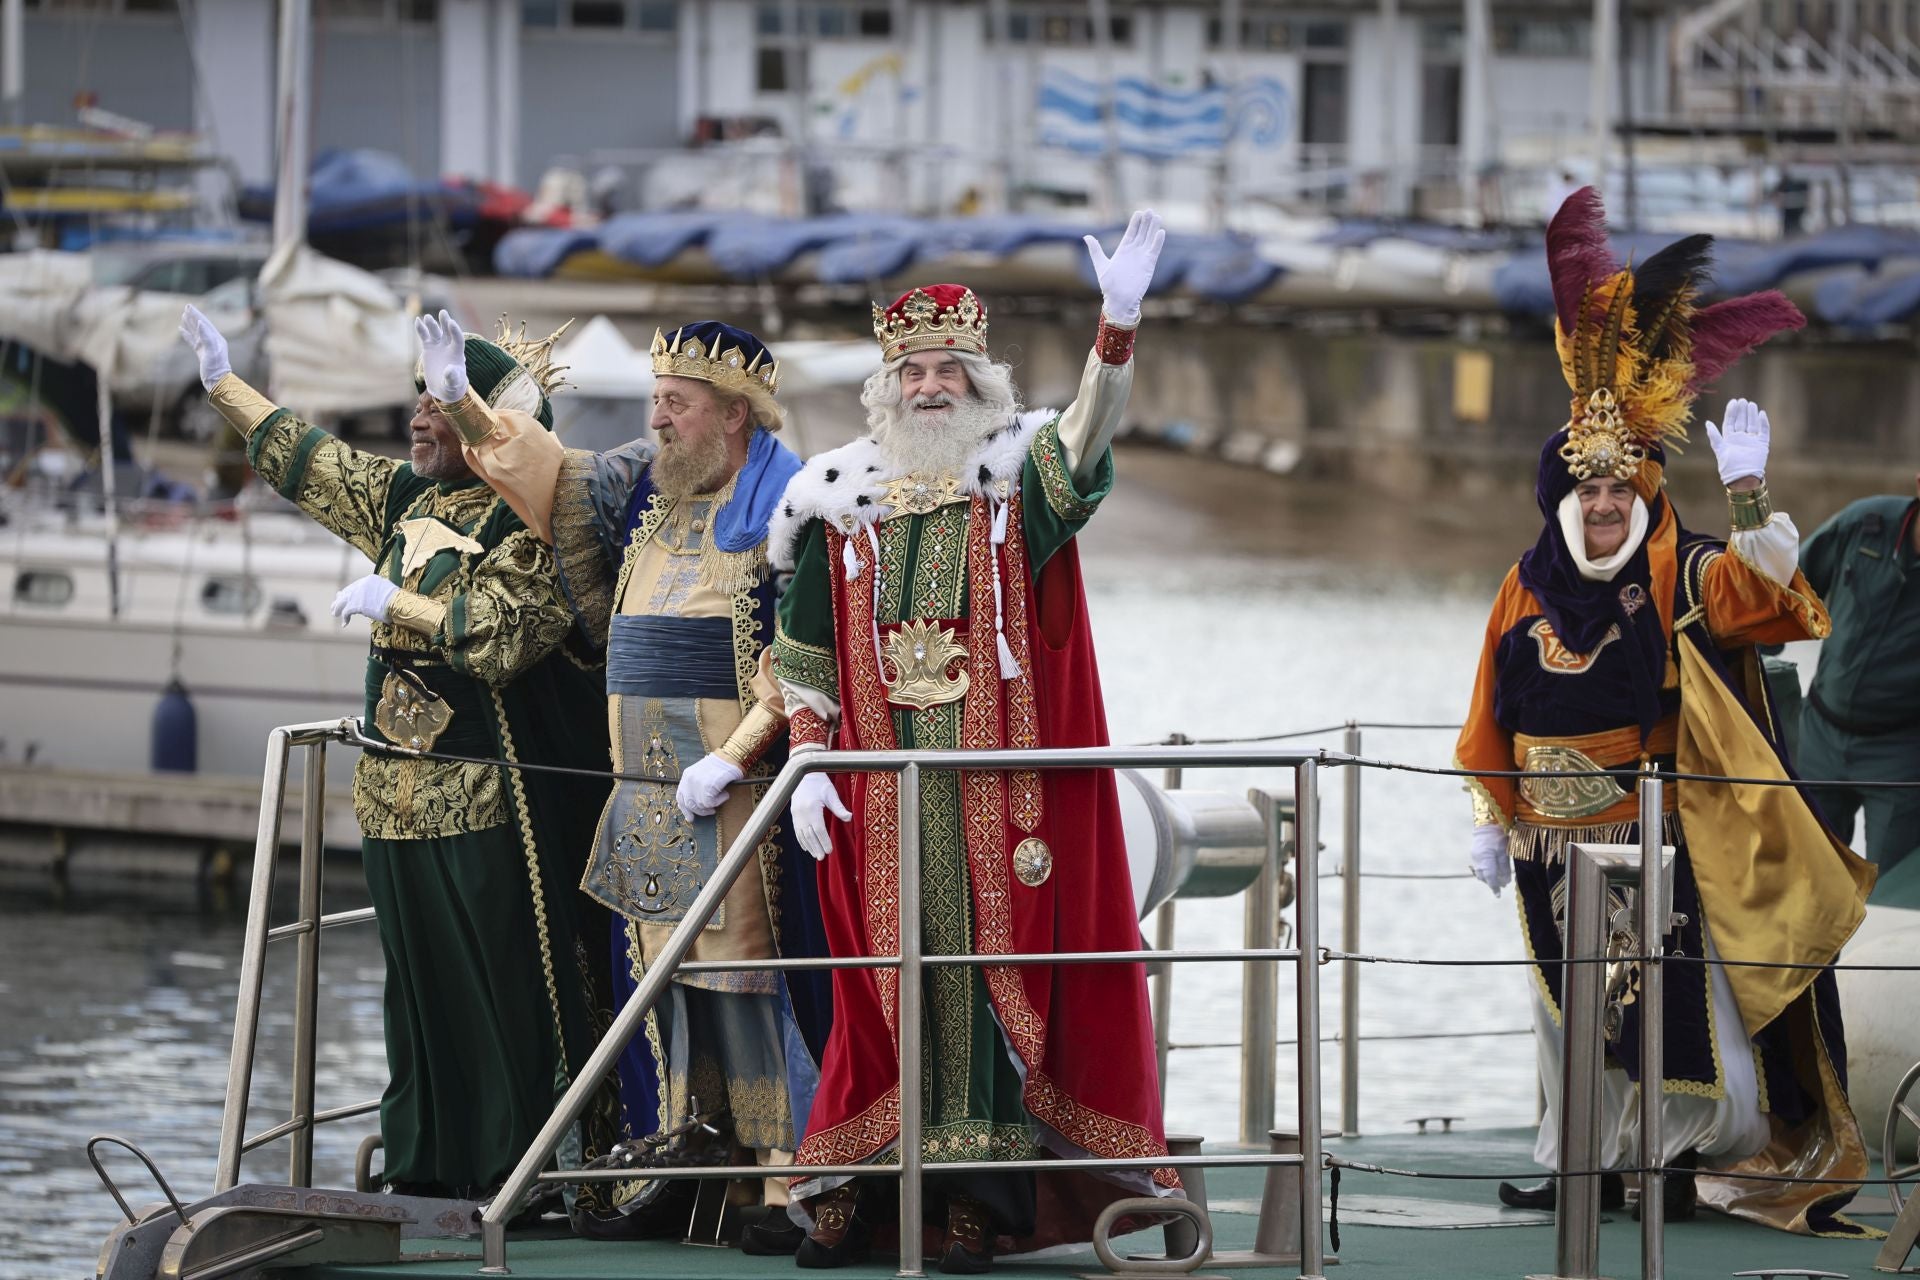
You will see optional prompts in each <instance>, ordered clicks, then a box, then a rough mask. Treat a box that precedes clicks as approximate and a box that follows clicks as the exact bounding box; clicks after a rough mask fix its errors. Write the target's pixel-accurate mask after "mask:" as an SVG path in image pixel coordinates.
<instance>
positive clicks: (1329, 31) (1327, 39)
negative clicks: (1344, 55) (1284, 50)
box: [1300, 21, 1347, 49]
mask: <svg viewBox="0 0 1920 1280" xmlns="http://www.w3.org/2000/svg"><path fill="white" fill-rule="evenodd" d="M1301 27H1302V30H1301V32H1300V43H1301V44H1302V45H1303V46H1304V47H1306V48H1308V49H1344V48H1346V47H1347V24H1346V23H1344V22H1338V21H1327V22H1307V23H1302V24H1301Z"/></svg>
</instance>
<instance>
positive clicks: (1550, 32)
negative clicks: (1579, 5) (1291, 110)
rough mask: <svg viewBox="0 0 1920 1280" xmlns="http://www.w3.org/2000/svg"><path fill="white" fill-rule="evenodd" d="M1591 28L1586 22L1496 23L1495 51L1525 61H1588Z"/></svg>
mask: <svg viewBox="0 0 1920 1280" xmlns="http://www.w3.org/2000/svg"><path fill="white" fill-rule="evenodd" d="M1587 28H1588V24H1587V23H1585V22H1572V21H1565V20H1558V19H1550V18H1507V19H1503V20H1498V21H1496V22H1495V23H1494V24H1493V48H1494V51H1495V52H1496V53H1511V54H1517V55H1519V56H1520V57H1525V58H1586V57H1588V56H1590V55H1589V50H1588V47H1587Z"/></svg>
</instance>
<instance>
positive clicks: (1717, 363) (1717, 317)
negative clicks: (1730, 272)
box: [1689, 289, 1807, 391]
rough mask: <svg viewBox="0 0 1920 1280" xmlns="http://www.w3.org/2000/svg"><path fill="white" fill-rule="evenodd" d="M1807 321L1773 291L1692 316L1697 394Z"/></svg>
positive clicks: (1693, 383) (1733, 300) (1692, 386)
mask: <svg viewBox="0 0 1920 1280" xmlns="http://www.w3.org/2000/svg"><path fill="white" fill-rule="evenodd" d="M1806 323H1807V318H1806V317H1805V316H1803V315H1801V314H1800V308H1798V307H1796V306H1794V305H1793V304H1792V303H1791V302H1789V301H1787V297H1786V295H1785V294H1783V293H1781V292H1780V291H1779V290H1777V289H1769V290H1767V291H1766V292H1765V293H1750V294H1748V295H1747V296H1746V297H1744V298H1729V299H1727V300H1726V301H1725V302H1716V303H1714V304H1713V305H1712V306H1710V307H1703V308H1701V309H1700V310H1699V311H1698V312H1696V313H1694V317H1693V379H1692V381H1691V382H1690V384H1689V389H1690V390H1693V391H1698V390H1699V389H1700V388H1702V387H1704V386H1706V385H1707V384H1708V383H1710V382H1712V381H1713V380H1714V379H1716V378H1718V377H1719V376H1720V375H1721V374H1723V373H1725V372H1726V371H1727V370H1728V369H1730V368H1732V367H1733V365H1734V363H1735V362H1737V361H1738V360H1739V359H1740V358H1741V357H1742V356H1744V355H1746V354H1747V353H1748V352H1749V351H1752V350H1753V349H1754V348H1755V347H1757V346H1759V345H1760V344H1761V343H1763V342H1765V341H1766V340H1767V339H1768V338H1771V337H1772V336H1773V335H1774V334H1776V333H1784V332H1786V331H1788V330H1790V329H1799V328H1803V327H1805V325H1806Z"/></svg>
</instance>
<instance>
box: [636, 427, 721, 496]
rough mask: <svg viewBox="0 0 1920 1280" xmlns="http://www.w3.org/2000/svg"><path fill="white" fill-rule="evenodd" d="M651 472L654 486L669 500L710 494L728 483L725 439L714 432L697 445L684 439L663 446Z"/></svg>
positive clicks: (655, 458)
mask: <svg viewBox="0 0 1920 1280" xmlns="http://www.w3.org/2000/svg"><path fill="white" fill-rule="evenodd" d="M652 471H653V487H654V488H655V489H657V490H659V491H660V492H661V493H663V494H665V495H666V496H667V497H669V498H685V497H690V496H691V495H693V494H696V493H713V492H715V491H717V490H718V489H719V488H720V487H721V486H722V485H724V484H726V482H727V438H726V436H724V435H722V434H721V433H720V432H718V431H714V432H710V433H708V434H707V435H706V436H704V437H703V438H702V441H701V443H700V444H698V445H690V444H688V443H686V441H684V440H680V441H676V442H674V443H673V444H672V445H664V446H662V447H661V449H660V452H659V454H658V455H656V456H655V457H654V460H653V467H652Z"/></svg>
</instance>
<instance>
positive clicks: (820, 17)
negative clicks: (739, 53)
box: [754, 4, 893, 40]
mask: <svg viewBox="0 0 1920 1280" xmlns="http://www.w3.org/2000/svg"><path fill="white" fill-rule="evenodd" d="M794 8H795V9H796V10H797V11H798V13H799V17H800V30H799V31H798V32H797V33H795V34H798V35H801V36H811V37H813V38H814V39H819V40H854V39H860V40H886V39H890V38H891V37H892V35H893V10H892V9H890V8H888V7H887V6H885V5H872V4H802V5H795V6H794ZM754 29H755V30H756V31H757V32H758V33H759V34H760V35H762V36H782V35H787V34H789V33H788V31H787V6H786V5H784V4H762V5H761V6H760V7H759V9H758V10H757V11H756V12H755V17H754Z"/></svg>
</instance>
